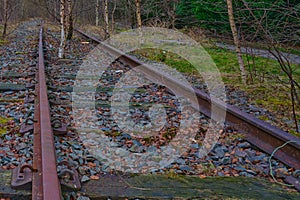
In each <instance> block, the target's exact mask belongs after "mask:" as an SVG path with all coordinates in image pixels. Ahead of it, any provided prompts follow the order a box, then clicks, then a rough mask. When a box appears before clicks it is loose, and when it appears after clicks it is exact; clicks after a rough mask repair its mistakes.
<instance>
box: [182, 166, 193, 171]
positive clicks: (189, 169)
mask: <svg viewBox="0 0 300 200" xmlns="http://www.w3.org/2000/svg"><path fill="white" fill-rule="evenodd" d="M179 168H180V170H181V171H185V172H191V171H193V169H192V168H191V167H190V166H187V165H183V166H180V167H179Z"/></svg>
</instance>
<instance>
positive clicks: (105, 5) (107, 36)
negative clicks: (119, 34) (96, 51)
mask: <svg viewBox="0 0 300 200" xmlns="http://www.w3.org/2000/svg"><path fill="white" fill-rule="evenodd" d="M104 22H105V39H107V38H109V22H108V0H105V1H104Z"/></svg>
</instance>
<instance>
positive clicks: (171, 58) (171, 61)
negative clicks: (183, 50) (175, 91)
mask: <svg viewBox="0 0 300 200" xmlns="http://www.w3.org/2000/svg"><path fill="white" fill-rule="evenodd" d="M133 53H134V54H138V55H140V56H142V57H145V58H147V59H149V60H154V61H156V62H162V63H165V64H166V65H168V66H170V67H173V68H175V69H177V70H178V71H179V72H182V73H193V72H195V71H196V69H195V68H194V67H193V66H192V64H191V63H189V62H188V61H187V60H185V59H183V58H181V57H180V56H178V55H176V54H174V53H172V52H166V51H163V50H161V49H150V48H149V49H140V50H136V51H134V52H133Z"/></svg>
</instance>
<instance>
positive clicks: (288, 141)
mask: <svg viewBox="0 0 300 200" xmlns="http://www.w3.org/2000/svg"><path fill="white" fill-rule="evenodd" d="M76 31H77V32H78V33H80V34H81V35H83V36H85V37H87V38H89V39H90V40H92V41H94V42H96V43H97V44H101V45H102V46H103V48H104V49H105V50H107V52H109V53H110V54H113V55H115V56H118V57H119V56H120V55H121V56H120V57H119V60H120V61H122V62H124V63H127V64H128V65H129V66H130V67H132V68H134V67H136V66H140V65H142V64H143V63H141V61H139V60H137V59H135V58H133V57H131V56H128V55H124V54H123V53H122V52H120V51H119V50H117V49H115V48H113V47H110V46H108V45H106V44H104V43H101V42H100V41H99V40H97V39H95V38H93V37H90V36H88V35H87V34H85V33H84V32H82V31H80V30H76ZM44 48H45V47H43V29H42V28H41V29H40V32H39V50H38V53H39V56H38V73H36V80H37V84H36V85H35V91H36V96H35V110H34V127H33V133H34V148H33V163H32V165H22V166H19V167H17V168H15V169H14V171H13V177H12V186H13V187H14V188H19V187H20V188H22V186H24V184H25V185H28V184H32V199H49V200H50V199H62V192H61V191H62V189H61V184H64V185H69V186H70V185H73V189H80V183H78V174H77V170H75V169H74V168H72V167H71V166H68V165H70V164H68V163H67V162H64V161H62V162H61V163H57V155H56V152H57V151H56V149H55V141H54V132H56V133H58V134H65V131H61V132H60V131H59V130H60V129H59V128H58V129H57V128H53V122H52V120H51V114H50V106H51V105H49V99H48V90H47V85H46V73H45V64H44V63H45V61H44V56H45V55H44ZM144 66H145V67H144V68H142V69H139V72H141V73H143V74H145V76H146V77H147V78H148V79H149V80H157V79H164V80H165V81H164V83H165V86H166V87H167V88H171V90H172V91H176V92H178V93H181V94H183V96H185V97H186V98H189V99H193V98H190V97H191V96H193V95H194V94H196V97H197V99H196V100H197V101H194V102H191V103H192V105H193V107H194V108H196V109H199V110H200V112H201V113H203V114H205V115H206V116H208V117H210V116H211V107H212V104H213V105H214V106H215V107H216V109H217V110H216V111H217V112H226V122H227V123H228V124H230V126H232V127H234V129H237V130H238V132H239V133H243V134H245V135H246V140H247V141H249V142H250V143H252V144H253V145H255V146H256V147H258V148H259V149H261V150H263V151H264V152H266V153H268V154H272V155H273V156H274V157H275V158H277V159H278V160H280V161H281V162H283V163H285V164H286V165H288V166H289V167H292V168H294V169H296V170H299V169H300V139H299V138H296V137H293V136H291V135H289V134H288V133H286V132H283V131H281V130H280V129H278V128H276V127H274V126H271V125H269V124H267V123H265V122H263V121H261V120H258V119H256V118H254V117H252V116H250V115H248V114H246V113H242V112H241V111H239V110H238V109H237V108H235V107H233V106H230V105H226V104H224V103H222V102H220V101H218V100H215V99H212V98H210V97H209V96H208V95H207V94H205V93H204V92H202V91H200V90H197V89H195V88H194V89H193V90H190V89H189V88H187V87H186V86H185V85H184V84H182V83H181V82H180V81H178V80H176V79H173V78H171V77H168V76H163V77H162V74H161V72H159V71H157V70H154V69H153V68H151V67H149V66H147V65H144ZM48 87H49V86H48ZM215 120H217V118H216V119H215ZM61 126H63V125H61ZM60 128H61V127H60ZM27 131H28V130H27ZM25 132H26V131H25ZM280 146H282V148H278V147H280ZM275 150H276V151H275ZM58 164H59V165H65V166H67V168H68V169H65V170H60V171H59V173H57V165H58ZM64 176H67V180H65V179H63V178H62V177H64ZM59 177H60V178H59ZM285 181H286V182H287V183H289V184H292V185H294V186H295V188H296V189H298V190H300V183H299V179H297V178H295V177H293V176H287V177H286V178H285Z"/></svg>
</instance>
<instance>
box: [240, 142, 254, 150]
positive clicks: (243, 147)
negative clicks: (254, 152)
mask: <svg viewBox="0 0 300 200" xmlns="http://www.w3.org/2000/svg"><path fill="white" fill-rule="evenodd" d="M237 146H238V147H239V148H242V149H246V148H249V147H251V144H250V143H249V142H243V143H239V144H238V145H237Z"/></svg>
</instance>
